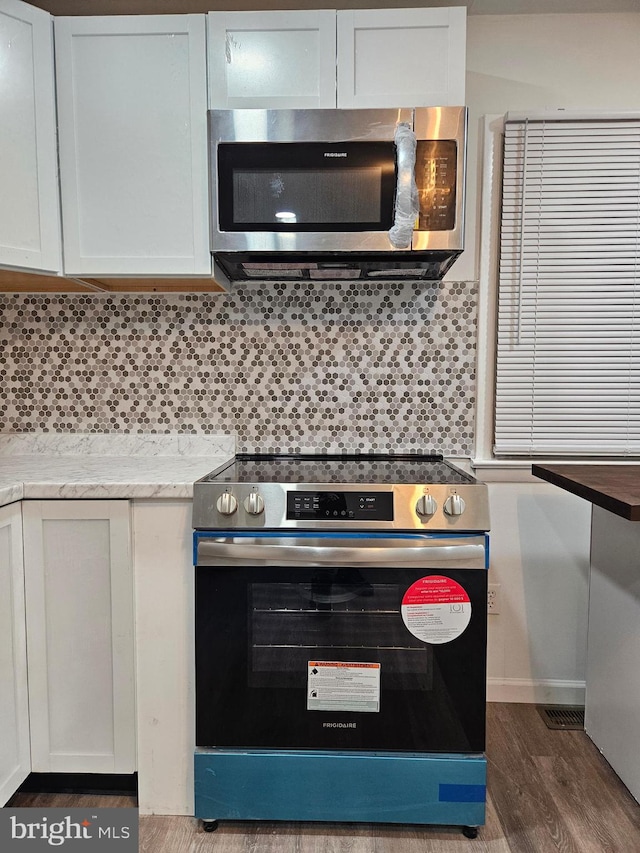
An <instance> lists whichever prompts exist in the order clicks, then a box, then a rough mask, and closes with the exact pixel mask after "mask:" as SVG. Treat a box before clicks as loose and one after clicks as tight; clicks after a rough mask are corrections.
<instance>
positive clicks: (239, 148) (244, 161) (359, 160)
mask: <svg viewBox="0 0 640 853" xmlns="http://www.w3.org/2000/svg"><path fill="white" fill-rule="evenodd" d="M466 133H467V110H466V108H465V107H421V108H416V109H379V110H378V109H362V110H337V109H336V110H258V109H251V110H212V111H211V112H210V113H209V140H210V169H211V175H212V183H211V208H212V211H211V212H212V216H211V220H212V235H211V240H212V242H211V245H212V253H213V256H214V262H215V264H214V266H215V275H216V278H219V279H222V280H225V281H247V280H290V279H294V280H300V279H316V280H318V279H345V280H355V279H360V280H362V279H377V280H380V279H407V278H423V279H424V278H428V279H439V278H441V277H442V275H444V273H445V272H446V271H447V270H448V269H449V267H450V266H451V264H453V262H454V261H455V259H456V258H457V257H458V255H459V254H460V253H461V252H462V250H463V247H464V243H463V240H464V188H465V161H466Z"/></svg>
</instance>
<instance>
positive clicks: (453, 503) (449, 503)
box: [444, 495, 465, 515]
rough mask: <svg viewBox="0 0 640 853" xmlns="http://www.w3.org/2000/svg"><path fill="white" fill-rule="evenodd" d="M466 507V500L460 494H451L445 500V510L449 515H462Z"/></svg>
mask: <svg viewBox="0 0 640 853" xmlns="http://www.w3.org/2000/svg"><path fill="white" fill-rule="evenodd" d="M464 508H465V502H464V501H463V500H462V498H461V497H460V495H449V497H448V498H447V499H446V501H445V502H444V511H445V512H446V514H447V515H462V513H463V512H464Z"/></svg>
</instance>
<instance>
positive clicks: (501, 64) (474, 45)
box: [451, 12, 640, 702]
mask: <svg viewBox="0 0 640 853" xmlns="http://www.w3.org/2000/svg"><path fill="white" fill-rule="evenodd" d="M467 104H468V106H469V150H468V168H469V172H468V184H467V187H468V199H467V235H466V245H467V247H468V248H467V251H465V253H464V255H463V257H462V258H461V259H460V261H458V262H457V263H456V265H455V267H454V268H453V270H452V274H451V275H452V277H455V278H461V279H467V280H477V279H478V278H479V243H480V231H479V224H480V223H479V220H480V216H479V211H480V209H481V204H482V197H481V181H482V174H481V171H482V170H481V164H482V144H483V133H484V116H486V115H495V114H504V113H506V112H507V111H509V110H513V111H524V110H546V109H567V110H583V111H597V110H602V111H614V110H615V111H626V110H630V111H631V110H636V111H637V110H640V14H635V13H631V14H629V13H626V14H613V13H607V12H603V13H599V14H570V15H567V14H553V15H550V14H545V15H482V16H474V15H472V16H469V17H468V18H467ZM497 209H498V206H497V205H494V208H493V213H494V217H495V213H496V211H497ZM496 251H497V243H496V241H495V228H494V233H493V241H492V246H491V253H492V254H495V252H496ZM484 264H485V268H486V269H487V270H489V274H488V275H485V276H484V279H483V280H482V281H481V282H480V300H479V301H480V305H481V312H482V310H484V311H485V315H484V316H483V315H482V313H481V316H480V323H479V330H478V331H479V339H478V345H479V352H480V353H482V356H481V357H482V359H483V363H482V364H479V385H478V388H477V398H478V405H479V412H480V418H481V420H483V422H486V423H483V426H485V427H486V426H487V423H488V421H490V419H491V408H492V394H491V392H490V388H491V385H492V382H493V376H492V371H491V362H492V359H493V343H492V329H491V325H492V311H493V306H494V301H493V299H494V296H495V286H496V283H495V269H496V268H495V264H492V265H491V264H487V259H486V258H485V259H484ZM483 306H484V309H483ZM487 365H488V373H487V375H486V376H484V377H483V370H484V369H485V367H486V366H487ZM484 382H486V385H484ZM485 402H486V404H487V409H488V411H487V412H484V408H483V404H484V403H485ZM490 431H491V430H490V424H489V429H488V430H486V432H487V440H486V441H484V442H482V441H481V442H480V443H481V445H482V444H483V445H484V450H485V454H483V453H482V449H481V451H480V455H486V453H490V444H491V439H490V437H489V434H490ZM529 470H530V469H529V467H528V466H527V469H526V471H524V470H523V471H522V472H520V473H518V472H516V471H513V469H512V470H511V472H510V473H509V474H505V472H502V471H497V470H486V469H482V470H478V471H476V474H477V476H479V477H481V478H483V477H484V478H485V479H487V480H494V479H502V478H503V477H505V478H509V479H512V480H517V479H522V480H528V481H529V482H528V483H526V482H522V483H498V482H495V483H491V486H490V494H491V514H492V530H491V542H492V559H491V570H490V582H493V583H500V584H501V592H502V601H503V606H502V610H501V613H500V614H499V615H497V616H491V617H490V619H489V660H488V666H489V698H490V699H493V700H506V701H509V700H511V701H543V702H544V701H550V702H580V701H581V699H582V695H583V689H582V686H583V683H584V676H585V652H586V625H587V601H588V562H589V531H590V512H591V507H590V505H589V504H588V503H587V502H586V501H582V500H580V499H579V498H575V497H574V496H572V495H568V494H566V493H563V492H562V491H561V490H559V489H555V488H554V487H550V486H549V485H548V484H544V483H541V482H537V483H535V482H532V481H531V478H530V476H529V473H528V472H529Z"/></svg>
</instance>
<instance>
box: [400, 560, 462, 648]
mask: <svg viewBox="0 0 640 853" xmlns="http://www.w3.org/2000/svg"><path fill="white" fill-rule="evenodd" d="M401 612H402V620H403V622H404V624H405V625H406V627H407V630H409V631H410V632H411V633H412V634H413V636H414V637H417V638H418V639H419V640H422V641H423V642H424V643H433V644H435V645H437V644H439V643H450V642H451V641H452V640H455V639H456V637H459V636H460V634H462V632H463V631H464V630H465V628H466V627H467V625H468V624H469V622H470V620H471V601H470V600H469V594H468V593H467V591H466V590H465V589H464V587H462V586H460V584H459V583H456V582H455V581H454V580H451V578H445V577H443V576H442V575H429V576H428V577H425V578H420V580H418V581H416V582H415V583H414V584H411V586H410V587H409V589H408V590H407V591H406V592H405V594H404V596H403V598H402V608H401Z"/></svg>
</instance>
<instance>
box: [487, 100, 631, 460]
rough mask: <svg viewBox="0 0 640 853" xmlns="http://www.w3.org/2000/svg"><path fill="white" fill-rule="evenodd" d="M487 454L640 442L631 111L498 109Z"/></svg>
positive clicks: (621, 451)
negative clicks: (499, 179)
mask: <svg viewBox="0 0 640 853" xmlns="http://www.w3.org/2000/svg"><path fill="white" fill-rule="evenodd" d="M494 452H495V454H496V455H502V456H504V455H529V456H531V455H533V456H535V455H549V454H567V455H568V454H578V455H586V454H590V455H591V454H592V455H621V456H622V455H630V454H638V453H640V118H638V119H620V118H616V119H598V120H592V119H589V120H587V119H585V120H580V121H577V120H555V119H554V120H548V119H526V118H522V119H518V120H509V117H507V122H506V124H505V145H504V176H503V203H502V224H501V249H500V280H499V295H498V348H497V377H496V410H495V444H494Z"/></svg>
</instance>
